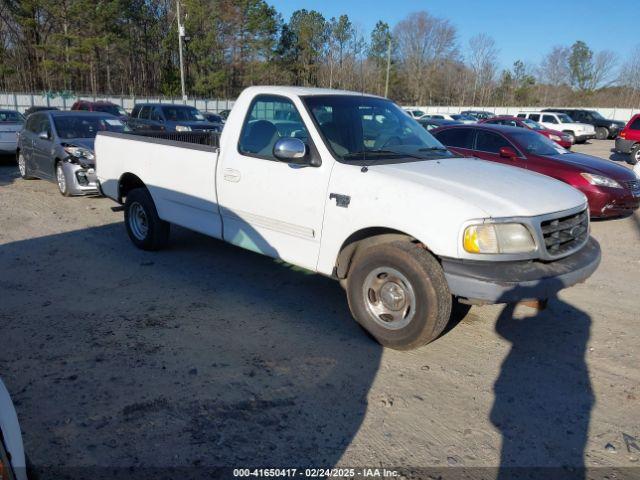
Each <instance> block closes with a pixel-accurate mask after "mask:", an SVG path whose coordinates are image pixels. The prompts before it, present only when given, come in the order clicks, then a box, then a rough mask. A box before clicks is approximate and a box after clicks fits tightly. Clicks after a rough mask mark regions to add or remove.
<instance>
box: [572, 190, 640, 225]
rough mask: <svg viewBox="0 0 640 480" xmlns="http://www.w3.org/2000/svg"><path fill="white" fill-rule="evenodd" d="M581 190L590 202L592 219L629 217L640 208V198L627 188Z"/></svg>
mask: <svg viewBox="0 0 640 480" xmlns="http://www.w3.org/2000/svg"><path fill="white" fill-rule="evenodd" d="M580 190H581V191H582V193H584V194H585V195H586V196H587V199H588V201H589V213H590V214H591V218H607V217H620V216H624V215H629V214H631V213H633V212H634V211H635V210H637V209H638V208H639V207H640V196H639V195H637V193H634V192H632V191H631V190H628V189H626V188H606V187H596V186H592V187H591V188H589V189H582V188H581V189H580Z"/></svg>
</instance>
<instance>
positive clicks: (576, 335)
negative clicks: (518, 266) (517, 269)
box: [490, 289, 594, 480]
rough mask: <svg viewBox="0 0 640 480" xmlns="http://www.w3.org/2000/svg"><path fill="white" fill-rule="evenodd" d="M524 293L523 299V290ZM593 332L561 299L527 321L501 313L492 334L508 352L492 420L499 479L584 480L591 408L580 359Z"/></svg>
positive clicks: (511, 310) (496, 388)
mask: <svg viewBox="0 0 640 480" xmlns="http://www.w3.org/2000/svg"><path fill="white" fill-rule="evenodd" d="M521 290H522V292H521V294H522V296H523V298H527V292H526V290H527V289H521ZM590 327H591V318H590V317H589V315H588V314H587V313H585V312H583V311H582V310H580V309H578V308H576V307H575V306H573V305H571V304H569V303H567V302H564V301H562V300H560V299H558V298H554V299H551V300H550V306H549V308H547V309H546V310H543V311H539V312H538V313H536V314H534V315H531V316H528V317H526V318H517V317H516V316H514V306H513V305H506V306H505V307H504V308H503V310H502V312H501V313H500V316H499V317H498V320H497V323H496V332H497V333H498V335H500V336H501V337H503V338H504V339H505V340H507V341H508V342H509V343H510V344H511V349H510V351H509V353H508V355H507V357H506V358H505V360H504V362H503V363H502V366H501V369H500V374H499V376H498V379H497V380H496V382H495V385H494V393H495V401H494V405H493V408H492V410H491V414H490V419H491V421H492V423H493V424H494V425H495V426H496V428H497V429H498V430H500V432H501V434H502V450H501V458H500V470H499V474H498V479H513V478H546V479H554V480H555V479H558V480H560V479H583V478H586V472H585V470H584V466H585V463H584V452H585V447H586V443H587V438H588V431H589V420H590V416H591V410H592V408H593V405H594V395H593V392H592V388H591V382H590V379H589V370H588V367H587V364H586V359H585V353H586V349H587V343H588V341H589V335H590ZM558 338H561V339H562V341H557V339H558ZM523 467H524V468H523ZM527 467H528V468H527ZM531 467H536V470H533V469H531ZM518 474H520V475H521V476H519V475H518Z"/></svg>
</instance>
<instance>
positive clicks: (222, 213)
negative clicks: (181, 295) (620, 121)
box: [95, 87, 600, 349]
mask: <svg viewBox="0 0 640 480" xmlns="http://www.w3.org/2000/svg"><path fill="white" fill-rule="evenodd" d="M218 143H219V145H218V146H215V147H214V146H203V145H194V144H190V143H185V142H181V141H180V142H179V141H172V140H167V139H158V138H145V137H141V136H137V135H128V134H118V133H109V132H105V133H100V134H99V135H98V136H97V139H96V145H95V148H96V158H97V176H98V180H99V183H100V188H101V190H102V192H103V193H104V195H106V196H108V197H111V198H112V199H114V200H116V201H117V202H120V203H121V204H124V214H125V225H126V229H127V232H128V234H129V237H130V238H131V240H132V241H133V243H134V244H135V245H136V246H138V247H139V248H142V249H146V250H156V249H159V248H161V247H162V246H164V245H165V244H166V242H167V240H168V235H169V227H170V224H172V223H173V224H177V225H181V226H183V227H186V228H189V229H192V230H195V231H198V232H201V233H203V234H205V235H210V236H212V237H215V238H219V239H223V240H225V241H227V242H230V243H232V244H234V245H237V246H240V247H243V248H247V249H250V250H253V251H255V252H259V253H262V254H264V255H269V256H271V257H274V258H278V259H282V260H284V261H286V262H289V263H291V264H294V265H297V266H300V267H304V268H306V269H309V270H312V271H315V272H318V273H320V274H323V275H327V276H331V277H333V278H335V279H337V280H339V281H340V282H341V283H342V285H343V286H344V288H345V289H346V291H347V298H348V302H349V307H350V309H351V312H352V313H353V316H354V317H355V318H356V320H357V321H358V322H359V323H360V324H361V325H362V326H363V327H364V328H365V329H367V330H368V331H369V332H370V333H371V334H372V335H373V336H374V337H375V338H376V339H378V341H379V342H380V343H382V344H383V345H385V346H388V347H392V348H396V349H410V348H415V347H418V346H420V345H423V344H426V343H428V342H430V341H431V340H433V339H434V338H436V337H437V336H438V335H439V334H440V333H441V332H442V330H443V329H444V327H445V326H446V324H447V322H448V321H449V318H450V315H451V311H452V306H456V305H461V306H462V305H471V304H488V303H511V302H519V301H524V300H536V299H546V298H549V297H552V296H554V295H555V294H556V293H557V292H558V291H559V290H560V289H562V288H565V287H568V286H571V285H573V284H575V283H578V282H582V281H584V280H585V279H587V278H588V277H589V276H590V275H591V274H592V273H593V272H594V271H595V269H596V268H597V266H598V264H599V262H600V247H599V245H598V243H597V242H596V241H595V240H593V239H592V238H590V236H589V216H588V212H587V201H586V198H585V197H584V195H583V194H582V193H580V192H579V191H578V190H575V189H573V188H572V187H569V186H567V185H566V184H564V183H561V182H559V181H556V180H554V179H551V178H548V177H545V176H542V175H539V174H536V173H531V172H527V171H526V170H524V169H520V168H512V167H509V166H504V165H500V164H497V163H493V162H486V161H482V160H478V159H475V158H463V157H460V156H457V155H455V154H453V153H451V152H449V151H448V150H447V149H446V148H444V147H443V146H442V145H441V144H440V143H439V142H438V141H437V140H436V139H435V138H434V137H432V136H431V135H430V134H429V133H427V132H426V131H425V130H424V129H423V128H422V127H421V126H420V125H419V124H418V123H417V122H416V121H415V120H414V119H412V118H410V117H409V116H408V115H406V113H404V112H403V111H402V110H401V109H400V108H399V107H398V106H397V105H395V104H394V103H393V102H391V101H389V100H387V99H384V98H380V97H374V96H367V95H362V94H359V93H353V92H342V91H335V90H321V89H310V88H293V87H251V88H248V89H246V90H245V91H244V92H243V93H242V94H241V95H240V97H239V98H238V100H237V102H236V104H235V106H234V108H233V110H232V111H231V114H230V115H229V118H228V120H227V123H226V125H225V128H224V131H223V132H222V134H221V135H220V136H219V137H218ZM463 308H464V307H463Z"/></svg>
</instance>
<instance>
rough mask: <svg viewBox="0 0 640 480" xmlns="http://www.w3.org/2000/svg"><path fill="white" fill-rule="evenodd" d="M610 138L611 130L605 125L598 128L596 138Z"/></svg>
mask: <svg viewBox="0 0 640 480" xmlns="http://www.w3.org/2000/svg"><path fill="white" fill-rule="evenodd" d="M608 138H609V130H607V129H606V128H605V127H598V128H596V139H597V140H606V139H608Z"/></svg>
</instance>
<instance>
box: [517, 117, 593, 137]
mask: <svg viewBox="0 0 640 480" xmlns="http://www.w3.org/2000/svg"><path fill="white" fill-rule="evenodd" d="M517 116H518V118H528V119H531V120H533V121H534V122H538V123H540V124H541V125H542V126H544V127H545V128H548V129H549V130H558V131H560V132H564V133H566V134H567V135H569V136H571V137H572V140H573V143H584V142H586V141H587V140H589V139H591V138H595V137H596V130H595V128H593V125H588V124H586V123H578V122H574V121H573V120H572V119H571V117H570V116H569V115H567V114H566V113H559V112H520V113H518V115H517Z"/></svg>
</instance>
